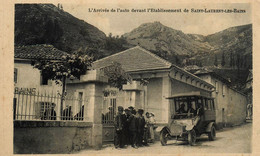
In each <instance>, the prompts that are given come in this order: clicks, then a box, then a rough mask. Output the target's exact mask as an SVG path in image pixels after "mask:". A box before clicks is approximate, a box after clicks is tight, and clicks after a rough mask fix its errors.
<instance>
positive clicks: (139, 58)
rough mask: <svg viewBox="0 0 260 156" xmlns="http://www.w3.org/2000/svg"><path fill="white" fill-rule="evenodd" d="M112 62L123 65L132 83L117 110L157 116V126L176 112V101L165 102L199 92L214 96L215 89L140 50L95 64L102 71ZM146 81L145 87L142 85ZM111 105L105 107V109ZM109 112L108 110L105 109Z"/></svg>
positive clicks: (122, 93) (118, 96) (120, 96)
mask: <svg viewBox="0 0 260 156" xmlns="http://www.w3.org/2000/svg"><path fill="white" fill-rule="evenodd" d="M113 62H117V63H119V64H121V66H122V68H123V69H124V70H125V72H127V73H128V74H129V75H130V76H131V77H132V79H133V80H134V81H133V82H132V83H128V84H126V85H123V89H122V90H121V91H118V92H117V94H116V104H117V106H123V107H124V108H126V107H129V106H134V107H135V108H136V109H139V108H142V109H144V111H145V112H152V113H153V114H154V115H155V118H156V121H157V124H167V123H168V122H169V121H171V120H170V117H171V115H172V114H173V113H174V112H175V111H174V109H175V108H174V107H173V101H172V100H168V99H166V98H167V97H170V96H172V95H175V94H181V93H188V92H196V91H199V92H201V93H202V94H204V95H207V96H211V92H212V91H213V90H214V86H213V85H212V84H210V83H208V82H206V81H204V80H202V79H201V78H199V77H197V76H195V75H193V74H191V73H189V72H187V71H185V70H183V69H182V68H179V67H177V66H175V65H173V64H171V63H170V62H168V61H166V60H164V59H162V58H160V57H158V56H156V55H155V54H153V53H151V52H149V51H147V50H145V49H143V48H141V47H139V46H137V47H133V48H131V49H128V50H125V51H123V52H119V53H117V54H114V55H111V56H108V57H106V58H103V59H100V60H97V61H95V62H94V63H93V68H94V69H101V70H102V68H104V67H106V66H109V65H111V64H112V63H113ZM142 80H146V81H147V83H146V84H142ZM107 88H108V90H109V87H108V86H107ZM108 106H110V105H106V106H104V108H106V107H108ZM105 111H107V109H105Z"/></svg>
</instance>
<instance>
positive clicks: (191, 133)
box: [188, 130, 196, 146]
mask: <svg viewBox="0 0 260 156" xmlns="http://www.w3.org/2000/svg"><path fill="white" fill-rule="evenodd" d="M188 142H189V144H190V145H191V146H194V145H195V143H196V132H195V131H194V130H191V131H189V134H188Z"/></svg>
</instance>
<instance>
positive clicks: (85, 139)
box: [14, 121, 92, 154]
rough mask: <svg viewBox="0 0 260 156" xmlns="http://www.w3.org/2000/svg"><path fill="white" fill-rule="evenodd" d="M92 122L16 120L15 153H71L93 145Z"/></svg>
mask: <svg viewBox="0 0 260 156" xmlns="http://www.w3.org/2000/svg"><path fill="white" fill-rule="evenodd" d="M91 136H92V123H87V122H69V121H66V122H65V121H14V154H50V153H51V154H56V153H60V154H61V153H70V152H72V151H78V150H81V149H86V148H90V147H92V146H91V145H92V142H91Z"/></svg>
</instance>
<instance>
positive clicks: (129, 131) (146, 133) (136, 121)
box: [114, 106, 155, 148]
mask: <svg viewBox="0 0 260 156" xmlns="http://www.w3.org/2000/svg"><path fill="white" fill-rule="evenodd" d="M143 114H144V110H143V109H138V110H137V111H136V110H135V108H134V107H132V106H130V107H128V108H126V109H124V108H123V107H122V106H118V112H117V114H116V116H115V119H114V124H115V139H114V145H115V148H124V147H125V146H128V145H131V146H132V147H133V148H138V147H142V146H148V143H149V142H153V141H154V124H155V119H154V114H153V113H149V112H146V114H145V117H144V116H143Z"/></svg>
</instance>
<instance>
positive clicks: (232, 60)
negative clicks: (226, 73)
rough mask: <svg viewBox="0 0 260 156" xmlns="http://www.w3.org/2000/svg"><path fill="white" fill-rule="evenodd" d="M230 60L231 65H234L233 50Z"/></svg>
mask: <svg viewBox="0 0 260 156" xmlns="http://www.w3.org/2000/svg"><path fill="white" fill-rule="evenodd" d="M229 59H230V61H229V66H230V67H233V62H234V58H233V52H231V53H230V58H229Z"/></svg>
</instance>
